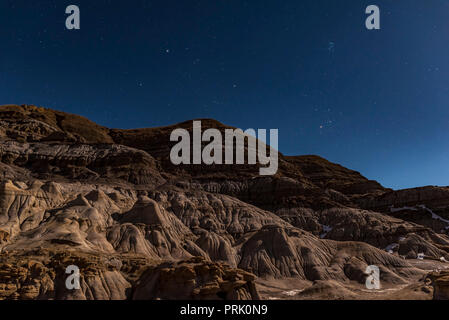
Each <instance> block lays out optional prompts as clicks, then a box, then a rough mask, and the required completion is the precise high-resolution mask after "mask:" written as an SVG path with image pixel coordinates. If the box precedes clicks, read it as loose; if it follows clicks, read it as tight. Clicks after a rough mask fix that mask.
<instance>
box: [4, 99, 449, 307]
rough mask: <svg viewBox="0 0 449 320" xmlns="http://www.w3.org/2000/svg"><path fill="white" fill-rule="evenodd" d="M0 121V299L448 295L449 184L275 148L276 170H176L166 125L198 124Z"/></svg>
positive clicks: (53, 116)
mask: <svg viewBox="0 0 449 320" xmlns="http://www.w3.org/2000/svg"><path fill="white" fill-rule="evenodd" d="M0 123H1V126H0V181H1V184H0V299H432V298H438V299H444V298H447V297H448V296H449V290H448V289H447V288H448V287H449V280H448V279H449V276H448V273H446V271H445V269H447V268H448V267H449V263H448V262H447V261H449V236H448V230H449V188H442V187H424V188H416V189H409V190H400V191H393V190H390V189H386V188H384V187H383V186H381V185H380V184H379V183H377V182H376V181H370V180H367V179H366V178H364V177H363V176H362V175H361V174H360V173H358V172H355V171H352V170H349V169H346V168H344V167H342V166H339V165H337V164H333V163H330V162H328V161H326V160H325V159H322V158H320V157H317V156H298V157H288V156H283V155H280V159H279V161H280V163H279V171H278V173H277V174H276V175H275V176H272V177H261V176H259V168H258V167H257V166H255V165H254V166H252V165H233V166H205V165H192V166H174V165H172V164H171V162H170V160H169V153H170V149H171V146H172V145H173V143H172V142H170V141H169V139H170V133H171V131H172V130H173V129H175V128H178V127H183V128H186V129H189V128H191V125H192V123H191V122H185V123H181V124H177V125H174V126H169V127H163V128H150V129H136V130H119V129H108V128H105V127H102V126H99V125H97V124H95V123H93V122H91V121H89V120H87V119H85V118H83V117H80V116H76V115H70V114H66V113H63V112H58V111H53V110H50V109H44V108H38V107H35V106H3V107H0ZM202 125H203V128H207V127H209V128H218V129H221V130H224V129H225V128H229V127H227V126H225V125H223V124H221V123H219V122H217V121H214V120H207V119H205V120H203V121H202ZM69 265H76V266H78V267H79V268H80V275H81V290H74V291H73V290H67V288H66V287H65V279H66V277H67V275H66V274H65V268H66V267H67V266H69ZM369 265H376V266H378V267H379V268H380V278H381V286H382V287H381V289H379V290H368V289H367V288H366V287H365V280H366V277H367V275H366V274H365V270H366V267H367V266H369Z"/></svg>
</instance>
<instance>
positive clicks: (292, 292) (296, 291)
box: [282, 289, 304, 297]
mask: <svg viewBox="0 0 449 320" xmlns="http://www.w3.org/2000/svg"><path fill="white" fill-rule="evenodd" d="M301 291H304V290H298V289H296V290H290V291H284V292H282V294H283V295H285V296H289V297H293V296H296V295H297V294H298V293H300V292H301Z"/></svg>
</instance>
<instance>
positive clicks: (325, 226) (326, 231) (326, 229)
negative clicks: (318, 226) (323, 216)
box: [320, 224, 332, 239]
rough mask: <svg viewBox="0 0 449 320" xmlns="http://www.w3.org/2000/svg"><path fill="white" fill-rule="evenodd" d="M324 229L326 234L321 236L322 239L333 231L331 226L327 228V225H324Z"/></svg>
mask: <svg viewBox="0 0 449 320" xmlns="http://www.w3.org/2000/svg"><path fill="white" fill-rule="evenodd" d="M322 227H323V231H324V233H322V234H320V238H321V239H323V238H325V237H326V236H327V234H328V233H329V232H331V231H332V227H331V226H327V225H325V224H323V225H322Z"/></svg>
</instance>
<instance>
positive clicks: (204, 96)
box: [0, 0, 449, 189]
mask: <svg viewBox="0 0 449 320" xmlns="http://www.w3.org/2000/svg"><path fill="white" fill-rule="evenodd" d="M71 4H75V5H78V6H79V7H80V10H81V30H75V31H73V30H67V29H66V28H65V20H66V17H67V16H68V15H66V14H65V8H66V7H67V6H68V5H71ZM370 4H375V5H378V6H379V7H380V10H381V30H373V31H368V30H367V29H366V28H365V19H366V17H367V15H366V14H365V8H366V7H367V6H368V5H370ZM0 46H1V47H0V104H34V105H38V106H44V107H48V108H53V109H58V110H62V111H66V112H70V113H76V114H80V115H83V116H86V117H88V118H90V119H91V120H93V121H95V122H97V123H99V124H101V125H104V126H108V127H114V128H138V127H153V126H161V125H168V124H173V123H177V122H181V121H184V120H189V119H194V118H214V119H217V120H219V121H221V122H223V123H226V124H229V125H233V126H236V127H240V128H242V129H247V128H265V129H270V128H279V149H280V151H281V152H283V153H284V154H288V155H302V154H317V155H320V156H322V157H325V158H326V159H328V160H330V161H333V162H337V163H339V164H341V165H344V166H346V167H348V168H351V169H354V170H357V171H360V172H361V173H362V174H363V175H365V176H366V177H368V178H370V179H375V180H378V181H379V182H381V183H382V184H383V185H384V186H386V187H391V188H395V189H397V188H406V187H415V186H423V185H445V186H446V185H449V149H448V147H449V81H448V80H449V1H447V0H428V1H423V0H391V1H381V0H370V1H363V0H328V1H327V0H309V1H304V0H301V1H300V0H273V1H263V0H253V1H242V0H240V1H237V0H226V1H225V0H201V1H193V0H175V1H174V0H163V1H162V0H161V1H145V0H133V1H121V0H111V1H102V0H95V1H92V0H89V1H87V0H71V1H64V0H57V1H49V0H48V1H37V0H33V1H30V0H1V2H0Z"/></svg>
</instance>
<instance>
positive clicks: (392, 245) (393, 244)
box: [385, 243, 399, 253]
mask: <svg viewBox="0 0 449 320" xmlns="http://www.w3.org/2000/svg"><path fill="white" fill-rule="evenodd" d="M398 246H399V244H398V243H391V244H389V245H388V246H387V247H386V248H385V251H387V252H388V253H393V252H394V251H393V250H394V249H395V248H397V247H398Z"/></svg>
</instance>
